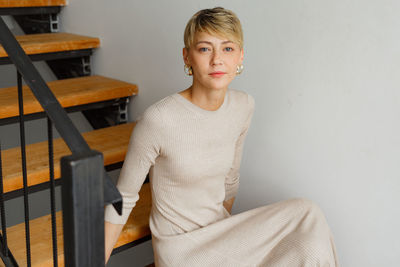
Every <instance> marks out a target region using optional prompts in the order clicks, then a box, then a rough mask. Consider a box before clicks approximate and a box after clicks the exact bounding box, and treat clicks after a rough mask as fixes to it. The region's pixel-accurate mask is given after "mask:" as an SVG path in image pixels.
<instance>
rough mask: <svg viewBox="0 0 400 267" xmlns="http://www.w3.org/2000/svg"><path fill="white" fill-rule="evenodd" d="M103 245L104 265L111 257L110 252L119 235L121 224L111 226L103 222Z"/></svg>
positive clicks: (122, 226)
mask: <svg viewBox="0 0 400 267" xmlns="http://www.w3.org/2000/svg"><path fill="white" fill-rule="evenodd" d="M104 228H105V230H104V239H105V240H104V244H105V260H106V264H107V262H108V259H109V258H110V256H111V252H112V250H113V248H114V246H115V243H117V240H118V237H119V235H120V234H121V231H122V228H124V225H123V224H113V223H110V222H107V221H105V222H104Z"/></svg>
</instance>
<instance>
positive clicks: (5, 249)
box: [0, 142, 8, 257]
mask: <svg viewBox="0 0 400 267" xmlns="http://www.w3.org/2000/svg"><path fill="white" fill-rule="evenodd" d="M2 166H3V165H2V161H1V142H0V212H1V232H2V234H3V236H2V237H3V255H4V256H6V257H8V245H7V224H6V214H5V209H4V198H3V168H2Z"/></svg>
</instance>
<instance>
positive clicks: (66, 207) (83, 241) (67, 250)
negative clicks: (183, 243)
mask: <svg viewBox="0 0 400 267" xmlns="http://www.w3.org/2000/svg"><path fill="white" fill-rule="evenodd" d="M0 44H2V46H3V48H4V50H5V51H6V52H7V54H8V57H9V59H10V60H11V62H13V63H14V65H15V66H16V69H17V84H18V99H19V112H20V116H19V117H20V136H21V138H20V139H21V156H22V169H23V191H24V212H25V236H26V252H27V253H26V256H27V266H31V257H30V233H29V231H30V227H29V220H30V218H29V195H28V189H29V188H28V181H27V179H28V177H27V169H26V155H25V154H26V151H25V148H26V146H25V129H24V112H23V90H22V79H24V81H25V83H26V84H27V85H28V87H29V88H30V89H31V91H32V93H33V95H34V96H35V97H36V99H37V100H38V102H39V103H40V104H41V106H42V107H43V109H44V111H45V112H46V114H47V117H48V124H47V128H48V129H47V131H48V142H49V143H48V144H49V145H48V150H49V171H50V203H51V218H52V242H53V263H54V266H57V265H58V262H57V239H56V238H57V233H56V214H55V213H56V212H55V191H54V190H55V189H54V188H55V182H54V161H53V142H52V140H53V132H52V128H53V125H54V127H55V128H56V129H57V131H58V133H59V134H60V136H61V138H62V139H63V140H64V141H65V143H66V144H67V146H68V147H69V149H70V150H71V152H72V155H70V156H66V157H63V158H62V159H61V180H62V186H61V190H62V209H63V227H64V228H63V230H64V260H65V262H64V264H65V266H77V267H80V266H85V267H90V266H96V267H97V266H104V205H107V204H113V206H114V208H115V209H116V210H117V212H118V213H120V214H121V211H122V198H121V195H120V193H119V192H118V190H117V189H116V187H115V186H114V184H113V183H112V182H111V179H110V178H109V177H108V175H107V173H106V171H105V169H104V167H103V157H102V154H101V153H99V152H96V151H94V150H91V149H90V147H89V146H88V144H87V143H86V141H85V140H84V139H83V137H82V136H81V134H80V133H79V131H78V130H77V129H76V128H75V126H74V124H73V123H72V121H71V119H70V118H69V117H68V115H67V113H66V112H65V111H64V109H63V108H62V107H61V105H60V104H59V102H58V101H57V99H56V98H55V96H54V95H53V93H52V92H51V90H50V89H49V88H48V86H47V84H46V83H45V81H44V80H43V78H42V77H41V75H40V74H39V72H38V71H37V69H36V68H35V67H34V65H33V64H32V62H31V60H30V59H29V57H28V56H27V55H26V54H25V52H24V51H23V49H22V48H21V46H20V45H19V43H18V42H17V40H16V39H15V37H14V36H13V34H12V33H11V31H10V30H9V29H8V27H7V26H6V24H5V23H4V21H3V19H2V18H1V17H0ZM0 180H1V182H0V193H1V194H0V211H1V225H2V234H1V235H0V256H1V258H2V259H3V262H4V263H5V265H6V266H17V263H16V261H15V259H14V257H13V256H12V251H10V250H9V248H8V246H7V227H6V225H7V224H6V216H5V208H4V198H3V195H4V194H3V177H2V169H1V146H0Z"/></svg>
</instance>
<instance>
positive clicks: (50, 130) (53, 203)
mask: <svg viewBox="0 0 400 267" xmlns="http://www.w3.org/2000/svg"><path fill="white" fill-rule="evenodd" d="M47 138H48V144H49V171H50V204H51V231H52V238H53V266H58V254H57V225H56V196H55V186H56V185H55V182H54V156H53V154H54V152H53V124H52V122H51V120H50V118H49V117H47Z"/></svg>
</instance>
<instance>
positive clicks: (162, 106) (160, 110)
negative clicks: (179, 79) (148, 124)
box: [138, 95, 174, 122]
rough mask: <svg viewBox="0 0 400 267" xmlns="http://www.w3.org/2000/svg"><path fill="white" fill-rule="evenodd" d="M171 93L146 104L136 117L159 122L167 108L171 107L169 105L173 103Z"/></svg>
mask: <svg viewBox="0 0 400 267" xmlns="http://www.w3.org/2000/svg"><path fill="white" fill-rule="evenodd" d="M172 96H173V95H169V96H166V97H164V98H162V99H160V100H158V101H156V102H154V103H153V104H151V105H150V106H148V107H147V108H146V109H145V110H144V111H143V113H141V114H140V115H139V117H138V120H146V121H152V122H157V121H158V122H160V121H162V120H163V119H162V116H163V114H165V113H166V112H167V113H168V109H170V108H171V106H172V105H173V104H174V103H173V99H172Z"/></svg>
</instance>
